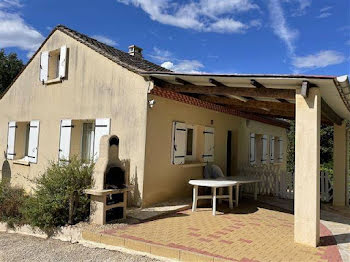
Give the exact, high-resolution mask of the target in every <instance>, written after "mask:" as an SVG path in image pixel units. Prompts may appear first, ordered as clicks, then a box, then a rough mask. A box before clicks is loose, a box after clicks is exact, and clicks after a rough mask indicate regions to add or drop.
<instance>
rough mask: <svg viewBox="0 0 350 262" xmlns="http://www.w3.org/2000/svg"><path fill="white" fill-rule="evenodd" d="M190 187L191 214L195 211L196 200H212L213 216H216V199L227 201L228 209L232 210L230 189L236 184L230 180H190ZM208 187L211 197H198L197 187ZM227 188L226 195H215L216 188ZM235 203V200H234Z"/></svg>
mask: <svg viewBox="0 0 350 262" xmlns="http://www.w3.org/2000/svg"><path fill="white" fill-rule="evenodd" d="M189 184H190V185H193V204H192V212H194V211H196V208H197V202H198V199H212V201H213V216H215V214H216V199H223V198H228V199H229V207H230V208H231V209H232V208H233V203H232V202H233V200H232V191H233V190H232V187H233V186H235V185H236V184H237V182H235V181H231V180H216V179H197V180H190V181H189ZM200 186H201V187H210V188H211V189H212V195H204V196H198V187H200ZM223 187H228V192H229V194H228V195H218V196H217V195H216V189H217V188H223ZM236 201H237V199H236Z"/></svg>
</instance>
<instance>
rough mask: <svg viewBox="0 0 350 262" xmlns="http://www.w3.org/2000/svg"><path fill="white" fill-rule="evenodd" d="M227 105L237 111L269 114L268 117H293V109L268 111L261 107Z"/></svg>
mask: <svg viewBox="0 0 350 262" xmlns="http://www.w3.org/2000/svg"><path fill="white" fill-rule="evenodd" d="M227 107H229V108H232V109H235V110H237V111H241V112H247V113H254V114H260V115H266V116H270V117H279V118H287V119H294V117H295V112H294V111H282V110H268V111H266V110H264V109H261V108H252V107H243V106H232V105H229V106H227Z"/></svg>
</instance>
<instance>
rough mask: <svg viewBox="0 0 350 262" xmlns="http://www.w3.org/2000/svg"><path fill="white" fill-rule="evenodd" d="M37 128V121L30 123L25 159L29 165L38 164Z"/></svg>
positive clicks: (38, 125)
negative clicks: (26, 158)
mask: <svg viewBox="0 0 350 262" xmlns="http://www.w3.org/2000/svg"><path fill="white" fill-rule="evenodd" d="M39 128H40V122H39V121H38V120H33V121H30V126H29V141H28V155H27V157H28V161H29V162H31V163H37V162H38V147H39Z"/></svg>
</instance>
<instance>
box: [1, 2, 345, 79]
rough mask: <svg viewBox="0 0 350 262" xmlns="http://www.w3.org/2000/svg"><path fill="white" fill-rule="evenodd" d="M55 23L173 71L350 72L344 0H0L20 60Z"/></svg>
mask: <svg viewBox="0 0 350 262" xmlns="http://www.w3.org/2000/svg"><path fill="white" fill-rule="evenodd" d="M57 24H64V25H66V26H68V27H71V28H72V29H75V30H78V31H80V32H82V33H85V34H88V35H90V36H93V37H95V38H97V39H99V40H101V41H104V42H106V43H108V44H110V45H113V46H115V47H116V48H119V49H121V50H124V51H126V50H127V47H128V46H129V45H131V44H136V45H139V46H140V47H142V48H143V49H144V53H143V54H144V57H145V58H146V59H149V60H151V61H153V62H155V63H158V64H160V65H163V66H164V67H167V68H169V69H172V70H175V71H182V72H211V73H276V74H279V73H283V74H284V73H285V74H293V73H299V74H319V75H344V74H350V1H349V0H336V1H334V0H317V1H316V0H265V1H261V0H192V1H184V0H182V1H174V0H104V1H89V0H88V1H81V0H73V1H72V0H69V1H68V0H60V1H47V0H35V1H29V0H27V1H21V0H0V48H5V50H6V52H11V51H14V52H17V53H18V54H19V56H20V58H21V59H23V60H24V61H25V62H26V61H27V60H28V57H30V55H31V54H32V53H33V52H34V51H35V50H36V49H37V47H38V46H39V45H40V43H41V42H42V41H43V40H44V39H45V37H46V36H47V35H48V34H49V33H50V31H51V30H52V28H54V27H55V26H56V25H57Z"/></svg>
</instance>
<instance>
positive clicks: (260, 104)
mask: <svg viewBox="0 0 350 262" xmlns="http://www.w3.org/2000/svg"><path fill="white" fill-rule="evenodd" d="M198 98H199V99H201V100H203V101H206V102H210V103H216V104H223V105H232V106H242V107H251V108H267V109H272V110H281V111H293V112H294V110H295V105H294V104H291V103H280V102H267V101H258V100H250V101H247V102H242V101H240V100H238V99H234V98H226V97H215V96H205V95H201V96H199V97H198Z"/></svg>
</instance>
